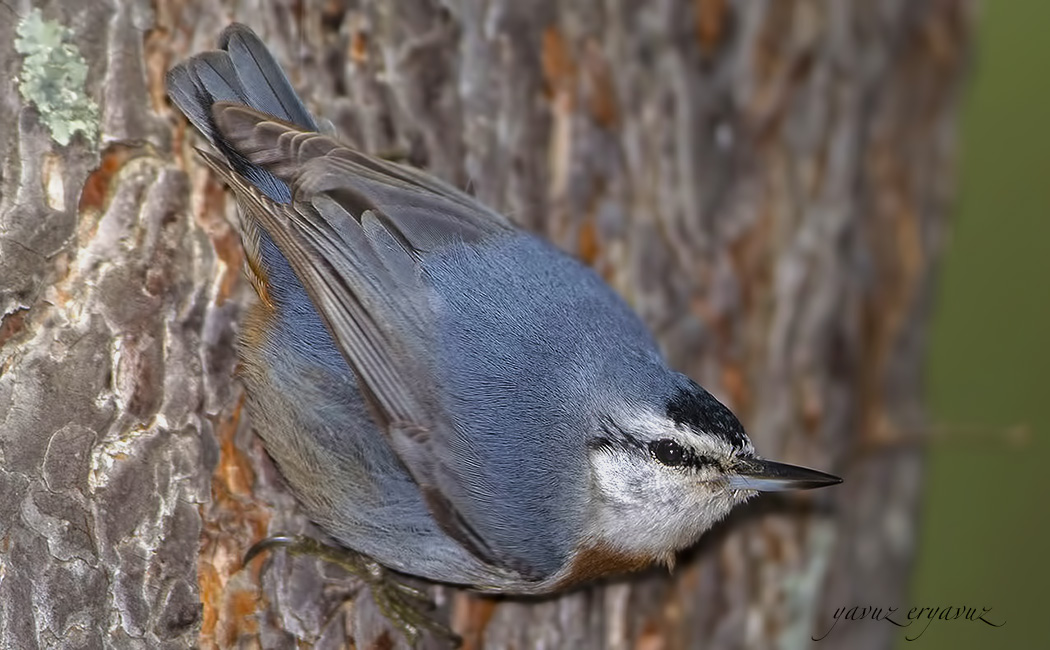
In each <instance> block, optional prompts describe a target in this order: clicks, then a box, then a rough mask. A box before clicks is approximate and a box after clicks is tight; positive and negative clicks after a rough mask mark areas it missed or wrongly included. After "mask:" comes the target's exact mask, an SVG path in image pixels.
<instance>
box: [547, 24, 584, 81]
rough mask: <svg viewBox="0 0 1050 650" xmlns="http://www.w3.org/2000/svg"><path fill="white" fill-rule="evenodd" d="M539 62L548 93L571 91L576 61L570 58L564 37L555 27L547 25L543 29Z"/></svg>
mask: <svg viewBox="0 0 1050 650" xmlns="http://www.w3.org/2000/svg"><path fill="white" fill-rule="evenodd" d="M541 64H542V66H543V80H544V82H545V83H546V84H547V93H548V94H549V95H551V96H553V95H557V94H560V93H565V92H569V93H571V91H572V89H573V87H574V86H575V85H576V74H577V70H576V63H575V62H574V61H573V60H572V56H571V55H570V53H569V46H568V44H567V43H566V42H565V38H564V37H563V36H562V34H561V32H559V31H558V29H557V28H556V27H548V28H547V29H545V30H544V31H543V51H542V53H541Z"/></svg>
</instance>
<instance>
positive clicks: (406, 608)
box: [244, 535, 461, 646]
mask: <svg viewBox="0 0 1050 650" xmlns="http://www.w3.org/2000/svg"><path fill="white" fill-rule="evenodd" d="M277 548H283V549H285V551H287V552H288V553H291V554H292V555H305V556H312V557H316V558H320V559H322V560H324V561H325V562H330V563H332V564H335V565H336V566H340V567H342V568H343V569H346V570H347V571H348V572H350V573H351V574H353V575H354V576H356V577H357V578H359V579H360V580H361V581H363V582H364V583H365V584H367V585H368V587H369V590H370V591H371V593H372V600H374V601H375V603H376V606H377V607H379V611H380V612H382V614H383V616H385V617H386V618H387V620H389V621H390V622H391V623H393V625H394V626H395V627H396V628H397V629H398V630H399V631H400V632H401V633H402V634H403V635H405V638H406V639H407V640H408V642H409V644H411V645H412V646H415V645H416V644H417V643H418V642H419V640H420V638H421V637H422V634H423V632H424V631H429V632H431V633H432V634H434V635H436V636H437V637H439V638H441V639H443V640H445V641H447V642H448V643H449V644H451V645H453V646H458V645H459V644H460V643H461V639H460V638H459V636H458V635H456V633H455V632H453V631H452V630H451V629H450V628H449V627H448V626H446V625H444V624H443V623H441V622H439V621H437V620H436V619H435V618H434V617H433V610H434V603H433V602H432V601H431V600H430V597H429V596H427V594H426V592H424V591H422V590H421V589H417V588H415V587H413V586H411V585H408V584H405V583H404V582H401V581H400V580H398V579H397V578H396V577H395V575H394V573H393V572H392V571H390V570H389V569H387V568H386V567H384V566H382V565H381V564H379V563H378V562H376V561H375V560H373V559H371V558H369V557H367V556H365V555H362V554H360V553H356V552H354V551H351V550H350V549H346V548H342V547H338V546H329V545H327V544H322V543H321V542H318V541H317V540H315V539H313V538H311V537H305V536H295V537H292V536H286V535H275V536H272V537H267V538H266V539H263V540H261V541H259V542H256V543H255V544H254V545H253V546H252V547H251V548H250V549H248V552H247V553H246V554H245V555H244V563H245V564H248V563H249V562H251V561H252V560H253V559H254V558H255V557H256V556H258V555H259V554H260V553H262V552H264V551H269V550H273V549H277Z"/></svg>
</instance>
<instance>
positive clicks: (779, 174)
mask: <svg viewBox="0 0 1050 650" xmlns="http://www.w3.org/2000/svg"><path fill="white" fill-rule="evenodd" d="M38 6H39V8H40V9H41V10H42V13H41V14H40V17H41V18H42V19H43V20H46V21H53V24H55V25H60V26H64V27H65V28H68V33H65V36H64V40H62V38H59V40H58V41H55V42H51V43H52V44H51V45H49V46H48V47H51V48H52V49H51V50H48V52H51V53H52V54H53V53H54V52H56V51H58V50H60V49H61V47H60V46H59V45H56V44H55V43H57V42H64V43H66V46H65V47H66V49H65V50H61V52H59V53H60V54H63V56H66V57H67V59H68V58H70V57H72V54H77V55H79V56H82V57H83V61H84V63H85V65H86V75H85V76H84V78H83V79H81V80H80V83H79V84H78V83H77V77H76V74H75V73H74V74H66V73H62V74H63V75H64V76H62V75H60V74H59V73H58V72H55V68H46V67H43V66H39V67H38V68H33V66H34V65H37V63H34V62H33V60H31V55H30V53H29V52H30V50H31V44H30V45H26V41H27V38H28V40H29V41H32V40H33V39H34V38H37V40H44V41H46V39H41V37H39V34H38V33H36V32H34V34H36V35H35V36H34V35H32V34H31V35H30V36H29V37H26V36H24V35H23V36H22V37H21V38H22V41H21V43H22V44H21V45H17V44H16V42H15V41H16V38H19V35H20V33H21V32H19V31H18V30H19V29H20V26H22V25H25V24H26V21H27V20H29V19H30V16H31V15H32V11H31V8H30V6H29V5H28V4H27V3H26V2H21V3H18V2H16V3H13V4H10V3H9V4H7V5H5V7H0V66H2V69H3V71H4V73H5V74H3V75H2V77H0V97H3V101H2V102H0V125H2V128H0V174H2V176H0V292H2V293H0V302H2V317H3V321H2V325H0V346H2V347H0V513H2V514H0V639H3V644H4V647H11V648H39V647H63V648H64V647H78V648H93V647H103V646H106V647H121V648H123V647H129V648H135V647H141V648H165V647H171V648H186V647H197V646H201V647H223V648H225V647H242V646H243V647H259V646H261V647H266V648H285V647H287V648H292V647H298V646H297V644H303V643H305V644H308V645H310V644H312V645H310V647H317V648H330V647H342V646H347V645H350V644H356V645H353V646H352V647H368V648H371V647H389V646H390V645H391V644H393V645H395V646H400V645H402V644H403V641H402V639H401V638H400V636H399V635H398V634H397V633H396V632H393V631H391V630H390V628H389V626H388V624H387V623H386V622H385V621H384V620H383V619H382V617H381V616H379V614H378V613H377V611H376V609H375V607H374V606H373V605H372V603H371V602H370V600H369V599H368V598H364V597H359V598H355V599H353V600H351V601H348V602H346V603H344V602H343V599H344V598H345V597H346V596H347V595H350V594H352V593H353V589H354V587H355V585H354V584H353V582H352V581H351V580H348V579H346V578H345V576H341V575H339V573H338V571H336V570H335V569H334V568H332V567H325V566H319V565H318V563H317V562H316V561H313V560H309V559H301V558H295V559H290V558H286V557H284V556H283V554H280V553H277V554H273V555H271V556H268V557H267V558H266V559H265V560H262V561H254V562H252V563H251V564H250V565H249V566H248V567H247V568H243V569H242V567H241V557H242V556H243V553H244V551H245V550H246V549H247V548H248V547H249V546H250V545H251V544H252V543H253V542H255V541H257V540H258V539H260V538H261V537H263V536H265V535H267V534H271V533H278V532H281V533H296V532H309V533H312V534H318V535H319V534H320V533H319V532H318V531H316V529H314V528H313V527H312V526H311V525H310V524H309V522H308V521H307V520H306V519H305V518H304V517H303V515H302V514H301V513H300V512H299V511H298V510H297V509H296V506H295V502H294V500H293V499H292V498H291V496H290V495H289V493H288V492H287V490H286V489H285V488H284V486H283V485H282V483H281V480H280V477H279V475H278V473H277V472H276V470H275V469H274V467H273V465H272V463H271V462H270V461H269V459H268V457H267V456H266V454H265V451H264V450H263V449H262V447H261V445H260V443H259V442H258V440H257V439H256V438H255V437H254V435H253V434H252V432H251V424H250V421H249V417H248V416H247V414H246V413H245V412H244V411H242V409H241V404H242V394H241V389H240V387H239V385H238V384H237V382H236V380H235V370H236V360H235V357H234V352H233V342H234V340H235V337H236V333H237V329H238V322H239V317H240V315H241V314H242V312H243V310H244V308H245V306H246V305H247V304H249V301H250V300H252V295H251V292H250V289H249V287H248V284H247V282H245V281H244V280H243V279H242V275H241V264H242V253H241V250H240V247H239V243H238V240H237V235H236V231H235V229H234V227H233V226H232V225H231V223H234V222H235V208H234V204H233V201H232V199H230V197H228V196H227V195H226V194H225V193H224V190H223V189H222V187H221V185H219V184H218V183H217V181H216V180H215V179H214V178H213V177H212V176H210V175H209V174H208V172H207V171H205V169H204V167H203V165H201V163H200V161H199V160H198V159H197V158H196V157H195V154H194V153H193V150H192V148H191V145H195V144H196V145H199V144H200V143H201V141H200V139H199V138H197V137H196V136H195V135H194V134H192V133H191V130H190V129H189V128H188V127H187V125H186V123H185V122H184V121H183V120H182V119H181V117H179V116H177V114H176V112H175V111H174V110H173V109H172V108H171V107H170V106H169V105H168V103H167V101H166V98H165V92H164V73H165V72H166V70H167V69H168V68H169V67H170V66H171V65H172V64H173V63H175V62H176V61H177V60H179V59H182V58H184V57H186V56H188V55H189V54H192V53H194V52H197V51H201V50H204V49H210V48H212V47H213V46H214V42H215V38H216V36H217V34H218V32H219V31H220V30H221V29H222V27H224V26H225V25H226V24H227V23H228V22H230V21H231V20H239V21H241V22H246V23H248V24H250V25H251V26H252V27H253V28H254V29H256V30H257V31H258V32H259V34H260V35H261V36H262V37H263V39H264V40H266V41H267V42H268V43H269V44H270V46H271V48H272V49H273V50H274V52H275V53H276V55H277V57H278V59H279V60H280V61H281V62H282V63H283V64H284V65H285V67H286V69H287V70H288V71H289V73H290V76H291V77H292V80H293V83H294V84H295V85H296V86H297V87H298V88H299V89H300V90H301V93H302V95H303V96H304V98H305V100H306V101H307V104H308V106H310V107H311V108H312V109H313V110H314V112H315V114H318V115H321V116H324V117H327V118H329V119H331V120H332V121H333V123H334V124H335V126H336V127H337V128H338V130H339V131H340V132H341V133H342V134H343V136H344V137H346V138H348V139H351V140H353V141H355V142H357V143H358V144H359V145H360V146H362V147H363V148H364V149H366V150H369V151H372V152H381V153H383V152H386V153H390V152H400V154H402V155H404V156H405V157H406V158H407V160H408V161H409V162H410V163H412V164H415V165H419V166H423V167H426V168H427V169H429V170H431V171H432V172H433V173H435V174H437V175H438V176H441V177H443V178H445V179H447V180H449V181H451V182H453V183H456V184H458V185H460V186H463V187H466V188H468V189H469V191H471V192H473V193H474V194H476V195H477V196H478V197H479V198H480V199H481V200H482V201H484V202H486V203H488V204H489V205H492V206H493V207H496V208H497V209H500V210H502V211H504V212H506V213H507V214H509V215H510V216H511V217H512V218H513V219H514V220H516V221H517V222H518V223H520V224H522V225H523V226H524V227H527V228H530V229H533V230H535V231H537V232H540V233H542V234H544V235H545V236H547V237H549V238H551V239H552V240H553V241H554V242H555V243H557V244H558V245H560V246H562V247H563V248H565V249H566V250H568V251H570V252H572V253H574V254H576V255H578V256H579V257H581V258H582V259H583V260H584V261H586V262H587V263H589V264H592V265H593V266H594V267H595V268H597V269H598V270H599V272H600V273H601V274H602V275H603V276H604V277H605V278H606V279H607V280H608V281H609V282H610V284H612V285H613V286H614V287H615V288H616V289H617V290H618V291H620V292H621V293H622V294H623V295H624V296H625V297H626V298H627V300H628V301H629V302H630V303H631V304H632V305H633V306H634V307H635V308H636V309H637V310H638V312H639V313H640V314H641V315H642V317H643V318H644V319H645V320H646V321H647V322H648V323H649V325H650V326H651V327H652V328H653V330H654V331H655V333H656V334H657V336H658V338H659V339H660V341H661V343H662V345H663V346H664V349H665V351H666V353H667V355H668V358H669V359H670V361H671V362H672V364H673V365H675V366H676V367H678V368H679V369H681V370H682V371H684V372H687V373H689V374H690V375H692V376H693V377H694V378H695V379H697V380H698V381H699V382H700V383H702V384H703V385H704V386H706V387H708V388H709V389H711V390H712V391H713V392H715V393H716V394H717V395H718V396H719V397H720V398H721V399H722V400H723V401H725V402H726V403H727V404H728V405H730V406H731V407H732V408H733V409H734V410H735V411H736V412H737V413H738V414H739V415H740V416H741V419H742V420H743V421H744V423H745V425H746V426H747V427H748V429H749V431H750V433H751V435H752V439H753V440H754V442H755V445H756V447H757V448H758V450H759V452H760V453H762V454H763V455H765V456H768V457H773V458H777V459H780V460H784V461H787V462H793V463H798V464H803V465H808V466H812V467H818V468H822V469H826V470H829V471H833V472H835V473H838V474H840V475H842V476H844V477H845V479H846V482H845V484H844V485H843V486H841V487H839V488H834V489H830V490H823V491H819V492H817V493H813V494H806V495H803V496H799V497H791V498H788V499H782V500H776V499H773V498H762V499H759V500H757V501H755V502H752V503H751V504H749V505H748V506H745V507H743V508H741V509H739V510H738V511H737V512H736V513H734V514H733V515H732V516H731V517H730V518H729V519H728V520H727V521H726V522H725V523H724V524H722V525H720V526H719V527H718V528H717V529H716V530H715V531H713V532H712V533H710V534H709V535H707V536H706V537H705V538H704V540H702V541H701V542H700V544H699V546H698V547H697V548H695V549H693V550H691V551H690V552H688V553H686V554H684V557H683V558H682V560H681V562H680V564H679V567H678V568H677V569H676V570H675V571H674V573H673V575H670V576H669V575H667V573H666V571H656V570H654V571H652V572H650V573H647V574H644V575H641V576H633V577H629V578H625V579H620V580H614V581H609V582H608V583H606V584H602V585H597V586H592V587H589V588H586V589H582V590H578V591H576V592H573V593H570V594H567V595H564V596H562V597H559V598H551V599H543V600H531V601H523V600H515V599H499V600H496V599H486V598H480V597H476V596H473V595H470V594H467V593H466V592H462V591H460V590H456V589H452V588H448V587H435V588H433V590H432V591H433V593H434V594H435V595H436V597H437V598H438V599H439V602H441V603H442V615H446V614H447V615H449V616H450V617H451V620H452V621H453V623H454V625H455V627H456V629H457V630H458V631H459V632H460V633H461V634H463V635H464V637H465V641H466V644H467V647H473V648H478V647H486V648H531V647H541V646H542V647H565V648H628V647H638V648H717V649H728V648H744V647H747V648H753V647H770V648H772V647H780V648H796V647H804V646H808V645H809V644H810V643H811V640H810V639H811V638H812V637H814V636H817V637H819V636H821V635H822V634H824V633H825V632H826V631H827V629H828V628H829V627H830V625H831V623H832V619H831V615H832V613H833V612H834V610H835V608H836V607H840V606H851V605H864V604H872V605H882V606H891V605H903V604H904V595H905V591H904V590H905V588H906V587H907V584H908V577H909V572H910V567H911V562H912V559H913V557H914V552H915V539H916V528H915V524H916V521H917V507H918V503H919V496H920V493H921V484H922V481H921V478H922V470H923V462H922V455H921V452H920V451H919V449H918V447H917V446H916V445H914V444H911V443H912V442H914V441H915V440H916V439H917V437H918V432H920V431H921V430H922V427H923V412H922V392H923V391H922V384H921V379H922V376H921V375H922V362H923V357H924V351H925V348H926V345H925V334H926V326H927V321H928V316H929V308H930V302H931V288H932V282H933V279H934V269H935V264H936V261H937V259H938V253H939V251H940V248H941V241H942V239H943V236H944V231H945V225H946V214H947V209H948V207H949V203H950V199H951V196H952V179H953V166H954V165H953V161H954V142H955V122H956V109H957V104H958V98H959V87H960V80H961V78H962V76H963V74H962V73H963V72H964V70H965V63H966V61H967V59H968V53H969V49H970V40H971V23H972V16H971V6H970V3H968V2H964V3H959V2H953V1H949V0H856V1H853V2H843V1H840V0H777V1H775V2H744V1H739V2H732V1H726V0H650V1H647V2H642V1H641V0H638V1H631V0H606V1H600V0H563V1H560V2H559V1H557V0H538V1H535V2H521V1H520V0H446V1H445V2H439V1H438V0H400V1H399V2H396V3H394V2H388V1H386V0H325V1H323V2H291V1H286V2H262V1H261V0H244V1H242V2H236V3H234V2H223V3H213V2H208V1H206V0H156V1H155V2H154V3H153V4H151V3H149V2H145V0H138V1H136V0H110V1H109V2H101V1H97V0H96V1H89V2H73V1H72V0H70V1H68V2H61V1H44V2H41V3H39V5H38ZM38 31H39V30H38ZM56 33H58V34H59V35H60V36H61V35H62V32H56ZM47 42H50V41H47ZM27 48H28V49H27ZM56 48H57V49H56ZM48 52H44V55H48ZM71 53H72V54H71ZM74 58H75V57H74ZM67 72H68V71H67ZM34 78H35V79H45V80H48V79H50V80H52V81H55V82H56V83H55V84H53V85H55V87H56V88H58V89H60V90H64V91H68V92H69V93H73V94H74V95H82V96H83V97H82V99H83V100H84V102H86V103H84V104H83V105H79V106H80V108H79V109H78V110H80V113H78V115H79V116H80V118H82V119H84V120H86V121H87V122H92V120H94V122H93V124H94V125H96V126H97V135H96V134H95V133H93V132H91V129H90V128H85V129H84V130H81V131H79V132H76V133H73V134H72V136H71V138H70V139H69V141H68V144H62V143H61V142H63V141H64V136H63V131H62V130H63V128H64V127H63V124H66V127H65V128H67V130H68V128H69V125H70V124H73V125H74V126H75V125H76V124H78V123H77V122H75V121H71V120H70V119H66V118H63V117H62V116H61V114H60V113H59V112H55V111H54V110H52V109H50V108H48V107H47V106H44V105H43V104H42V101H41V100H39V98H36V99H34V95H33V94H32V91H31V89H27V87H26V86H25V82H26V81H27V80H30V81H31V80H32V79H34ZM91 102H94V103H96V104H97V105H98V111H97V113H92V112H91V110H90V109H89V108H84V106H89V105H90V103H91ZM85 116H86V117H85ZM63 119H66V122H64V123H63V122H62V120H63ZM341 603H342V604H341ZM895 632H896V628H893V627H892V626H888V625H872V626H862V625H852V626H838V627H837V628H836V629H834V630H832V632H831V634H830V635H829V636H828V642H830V643H832V644H833V646H830V647H850V648H886V647H888V646H889V645H890V644H891V643H892V642H893V641H894V640H895Z"/></svg>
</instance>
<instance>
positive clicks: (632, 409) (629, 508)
mask: <svg viewBox="0 0 1050 650" xmlns="http://www.w3.org/2000/svg"><path fill="white" fill-rule="evenodd" d="M659 393H660V394H659V396H658V397H657V398H655V399H653V398H649V399H638V398H637V397H636V396H635V398H632V399H625V400H623V401H621V402H618V403H614V404H611V405H609V404H607V405H606V406H607V407H608V408H606V409H603V410H604V412H605V414H604V415H603V416H602V417H600V418H599V421H598V425H597V426H596V430H595V431H593V432H592V434H591V437H590V438H589V439H588V457H589V461H590V470H591V474H590V478H591V499H592V502H591V510H590V513H589V514H590V520H589V524H588V526H587V531H586V533H585V536H586V537H587V538H588V541H589V543H591V544H592V545H596V546H601V547H603V548H610V549H615V550H616V551H618V552H622V553H626V554H638V555H643V556H649V557H651V558H654V559H662V560H667V561H670V559H671V558H672V557H673V554H674V552H675V551H677V550H679V549H681V548H684V547H686V546H689V545H690V544H692V543H693V542H695V541H696V539H697V538H698V537H699V536H700V535H701V533H703V532H704V531H705V530H707V529H708V528H710V527H711V526H712V525H713V524H714V523H716V522H717V521H718V520H720V519H721V518H722V517H724V516H725V515H726V514H728V513H729V511H730V510H731V509H732V508H733V507H734V506H736V505H738V504H740V503H742V502H744V501H746V500H747V499H749V498H750V497H752V496H754V495H756V494H757V493H758V492H760V491H766V492H772V491H783V490H798V489H809V488H816V487H822V486H826V485H834V484H836V483H840V482H841V480H842V479H840V478H838V477H836V476H832V475H830V474H825V473H823V472H818V471H816V470H811V469H806V468H804V467H797V466H794V465H787V464H784V463H777V462H774V461H769V460H764V459H762V458H759V457H758V456H757V455H756V454H755V449H754V447H753V446H752V444H751V441H750V440H749V439H748V437H747V434H746V433H745V432H744V428H743V426H742V425H741V424H740V421H739V420H737V418H736V416H734V415H733V413H732V412H731V411H730V410H729V409H728V408H726V407H725V406H724V405H723V404H722V403H721V402H719V401H718V400H717V399H715V398H714V397H713V396H712V395H711V394H710V393H708V392H707V391H706V390H704V389H703V388H702V387H701V386H700V385H698V384H697V383H696V382H693V381H692V380H689V379H688V378H686V377H684V376H682V375H678V374H677V373H675V380H674V381H673V382H672V385H671V387H670V389H669V390H666V391H659Z"/></svg>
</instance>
